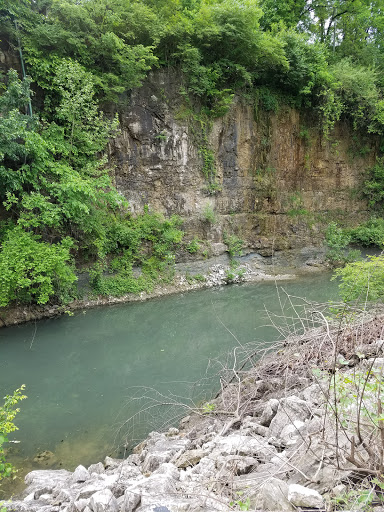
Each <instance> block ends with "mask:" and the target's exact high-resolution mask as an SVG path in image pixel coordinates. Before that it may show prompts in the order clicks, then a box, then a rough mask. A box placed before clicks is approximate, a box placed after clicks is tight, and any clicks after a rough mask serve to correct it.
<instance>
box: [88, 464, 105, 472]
mask: <svg viewBox="0 0 384 512" xmlns="http://www.w3.org/2000/svg"><path fill="white" fill-rule="evenodd" d="M88 471H89V473H90V474H92V473H96V474H97V475H101V474H102V473H104V472H105V468H104V464H103V463H102V462H98V463H97V464H91V465H90V466H89V468H88Z"/></svg>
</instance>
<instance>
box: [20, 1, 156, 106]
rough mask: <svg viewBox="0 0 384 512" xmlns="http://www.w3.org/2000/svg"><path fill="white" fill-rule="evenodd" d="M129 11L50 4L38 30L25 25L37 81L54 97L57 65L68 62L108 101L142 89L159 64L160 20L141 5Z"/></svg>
mask: <svg viewBox="0 0 384 512" xmlns="http://www.w3.org/2000/svg"><path fill="white" fill-rule="evenodd" d="M128 5H129V7H128ZM128 5H127V2H125V1H124V0H115V1H114V2H113V8H110V6H109V3H108V2H107V1H106V0H102V1H100V0H90V1H87V2H74V1H71V0H59V1H57V2H49V8H48V9H47V10H46V11H45V12H44V13H43V12H41V13H38V14H37V17H36V22H35V23H34V24H31V25H29V24H28V23H24V24H23V25H24V26H25V25H26V26H25V32H24V34H23V36H24V54H25V58H26V61H27V63H28V64H29V69H30V71H31V73H32V77H33V79H34V80H35V81H36V82H37V83H38V85H39V86H40V87H42V88H43V89H45V90H46V91H48V92H50V91H52V92H54V90H55V88H54V84H53V77H54V75H55V70H56V66H57V62H58V61H59V62H60V60H61V59H63V58H64V59H72V60H74V61H77V62H79V63H80V64H81V65H82V66H84V67H85V68H86V69H87V71H88V72H89V73H91V74H92V75H93V76H94V81H95V82H96V83H97V89H98V92H100V93H101V94H102V95H103V96H104V97H106V98H107V99H111V98H116V97H117V95H118V94H120V93H122V92H124V91H125V90H127V89H130V88H132V87H135V86H138V85H140V83H141V81H142V80H143V78H145V76H146V74H147V72H148V70H149V69H150V68H151V66H152V65H154V64H156V62H157V59H156V57H155V56H154V55H153V47H152V45H153V43H154V42H155V41H156V40H157V37H158V36H157V34H158V32H159V30H160V26H159V19H158V18H157V16H156V14H155V13H154V12H153V11H152V9H150V8H149V7H147V6H145V5H143V4H142V3H139V2H128ZM33 8H34V6H32V9H33ZM34 10H36V7H35V9H34Z"/></svg>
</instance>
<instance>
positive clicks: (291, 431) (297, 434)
mask: <svg viewBox="0 0 384 512" xmlns="http://www.w3.org/2000/svg"><path fill="white" fill-rule="evenodd" d="M304 427H305V423H303V422H302V421H300V420H294V422H293V423H290V424H289V425H286V426H285V427H284V428H283V430H282V431H281V433H280V439H281V441H282V442H283V444H284V445H285V446H292V445H294V444H296V443H297V441H298V440H300V439H302V435H301V432H302V430H303V429H304Z"/></svg>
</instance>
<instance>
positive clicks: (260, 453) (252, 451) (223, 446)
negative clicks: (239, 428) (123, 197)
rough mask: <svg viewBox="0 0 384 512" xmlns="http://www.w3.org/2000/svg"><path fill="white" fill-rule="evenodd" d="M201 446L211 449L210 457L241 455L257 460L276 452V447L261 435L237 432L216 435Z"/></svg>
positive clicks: (263, 460) (267, 459) (268, 458)
mask: <svg viewBox="0 0 384 512" xmlns="http://www.w3.org/2000/svg"><path fill="white" fill-rule="evenodd" d="M203 448H204V449H207V450H212V453H211V455H210V457H212V458H214V457H215V456H217V455H243V456H248V457H255V458H256V459H258V460H259V462H266V461H269V460H270V459H271V458H272V457H273V456H274V455H275V454H276V448H275V447H274V446H271V445H269V444H268V443H267V441H266V439H264V438H263V437H261V436H252V437H251V436H242V435H237V434H232V435H230V436H227V437H221V436H216V437H215V438H214V439H213V440H212V441H210V442H209V443H206V444H205V445H204V446H203Z"/></svg>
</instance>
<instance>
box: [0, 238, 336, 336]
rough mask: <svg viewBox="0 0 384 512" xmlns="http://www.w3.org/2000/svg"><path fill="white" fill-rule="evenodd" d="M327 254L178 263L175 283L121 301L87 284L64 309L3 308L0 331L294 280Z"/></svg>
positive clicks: (317, 267) (321, 264)
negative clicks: (217, 290)
mask: <svg viewBox="0 0 384 512" xmlns="http://www.w3.org/2000/svg"><path fill="white" fill-rule="evenodd" d="M324 254H325V251H324V249H323V248H319V247H307V248H304V249H300V250H290V251H284V252H276V253H275V254H274V255H273V256H268V257H263V256H261V255H260V254H258V253H252V252H251V253H249V254H246V255H245V256H243V257H241V258H237V263H238V265H237V266H236V268H233V266H231V264H230V260H229V257H228V255H227V254H224V253H222V254H219V255H218V256H216V257H213V258H210V259H206V260H199V261H193V260H191V261H189V262H183V263H177V264H176V265H175V275H174V278H173V280H172V282H169V283H165V284H160V285H157V286H155V287H154V289H153V290H152V291H151V292H142V293H140V294H137V295H136V294H133V293H130V294H127V295H124V296H122V297H111V296H110V297H92V296H91V295H90V294H89V290H87V283H86V282H85V284H84V283H83V286H84V288H85V298H84V299H82V300H76V301H73V302H71V303H70V304H67V305H65V306H62V305H60V306H59V305H52V304H49V305H43V306H38V305H18V306H10V307H7V308H1V309H0V327H8V326H11V325H17V324H21V323H24V322H30V321H35V320H41V319H43V318H53V317H56V316H59V315H62V314H65V313H67V314H68V313H71V312H73V311H78V310H85V309H90V308H95V307H99V306H106V305H109V304H122V303H128V302H142V301H146V300H150V299H152V298H157V297H164V296H166V295H173V294H177V293H184V292H187V291H191V290H199V289H204V288H212V287H214V286H223V285H226V284H231V283H239V282H259V281H268V280H269V281H270V280H277V281H282V280H287V279H294V278H295V277H298V276H300V275H305V274H309V273H313V272H319V271H324V270H325V269H327V268H328V266H327V264H326V262H325V258H324ZM79 280H80V281H81V280H82V279H81V276H79ZM83 281H84V280H83Z"/></svg>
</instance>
